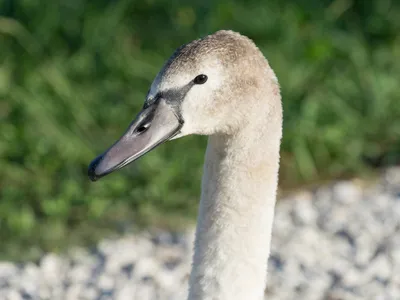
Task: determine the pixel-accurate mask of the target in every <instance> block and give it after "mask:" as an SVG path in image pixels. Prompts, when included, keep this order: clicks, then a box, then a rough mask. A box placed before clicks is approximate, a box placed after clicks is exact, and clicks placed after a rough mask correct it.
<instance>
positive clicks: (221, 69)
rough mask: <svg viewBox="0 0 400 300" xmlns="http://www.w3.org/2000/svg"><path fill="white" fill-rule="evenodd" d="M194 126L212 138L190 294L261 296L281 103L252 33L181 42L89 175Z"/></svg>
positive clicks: (232, 299)
mask: <svg viewBox="0 0 400 300" xmlns="http://www.w3.org/2000/svg"><path fill="white" fill-rule="evenodd" d="M189 134H200V135H207V136H209V137H208V144H207V149H206V154H205V162H204V172H203V177H202V187H201V199H200V204H199V211H198V219H197V227H196V236H195V242H194V255H193V260H192V270H191V274H190V279H189V292H188V299H189V300H212V299H218V300H256V299H263V297H264V289H265V286H266V277H267V261H268V256H269V251H270V241H271V230H272V223H273V217H274V207H275V201H276V191H277V184H278V171H279V149H280V141H281V136H282V104H281V96H280V88H279V84H278V80H277V77H276V76H275V74H274V72H273V70H272V68H271V67H270V66H269V64H268V61H267V60H266V58H265V57H264V56H263V54H262V53H261V51H260V50H259V49H258V48H257V46H256V45H255V44H254V42H253V41H252V40H251V39H249V38H248V37H246V36H244V35H241V34H239V33H236V32H233V31H229V30H221V31H217V32H215V33H213V34H211V35H208V36H206V37H203V38H201V39H198V40H194V41H192V42H190V43H188V44H186V45H183V46H181V47H179V48H178V49H177V50H176V51H175V52H174V53H173V55H172V56H171V57H170V58H169V60H168V61H167V62H166V63H165V64H164V66H163V67H162V69H161V71H160V72H159V73H158V75H157V76H156V77H155V79H154V81H153V83H152V84H151V87H150V90H149V92H148V94H147V96H146V100H145V102H144V106H143V109H142V110H141V112H140V113H139V114H138V115H137V117H136V118H135V119H134V121H133V122H132V123H131V124H130V126H129V127H128V129H127V130H126V132H125V133H124V134H123V136H122V137H121V138H120V139H119V140H118V141H117V142H116V143H114V144H113V145H112V146H111V147H110V148H109V149H108V150H106V151H105V152H104V153H103V154H102V155H100V156H98V157H97V158H95V159H94V160H93V161H92V162H91V164H90V165H89V168H88V175H89V177H90V179H91V180H92V181H95V180H97V179H99V178H100V177H102V176H104V175H107V174H109V173H111V172H113V171H115V170H117V169H120V168H122V167H124V166H126V165H128V164H129V163H131V162H132V161H134V160H136V159H138V158H139V157H141V156H142V155H144V154H145V153H147V152H148V151H150V150H152V149H153V148H155V147H156V146H158V145H159V144H161V143H163V142H165V141H168V140H172V139H176V138H179V137H183V136H185V135H189Z"/></svg>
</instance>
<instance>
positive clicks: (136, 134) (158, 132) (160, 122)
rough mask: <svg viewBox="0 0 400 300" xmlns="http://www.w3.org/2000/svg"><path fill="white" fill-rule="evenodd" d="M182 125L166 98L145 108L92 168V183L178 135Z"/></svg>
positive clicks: (94, 161)
mask: <svg viewBox="0 0 400 300" xmlns="http://www.w3.org/2000/svg"><path fill="white" fill-rule="evenodd" d="M182 125H183V122H182V121H181V120H180V118H179V117H178V116H177V114H176V112H175V110H174V108H173V107H172V106H170V105H168V104H167V103H166V102H165V100H164V99H162V98H161V99H159V100H158V101H156V102H155V103H153V104H151V105H150V106H148V107H145V108H144V109H143V110H142V111H141V112H140V113H139V114H138V116H137V117H136V119H135V120H134V121H133V122H132V123H131V125H130V126H129V128H128V129H127V131H126V132H125V134H124V135H123V136H122V137H121V138H120V139H119V140H118V141H117V142H115V144H114V145H112V146H111V147H110V148H109V149H108V150H107V151H106V152H104V153H103V154H102V155H100V156H98V157H97V158H95V159H94V160H93V161H92V162H91V163H90V165H89V168H88V176H89V178H90V180H92V181H96V180H97V179H99V178H101V177H103V176H105V175H107V174H110V173H111V172H113V171H116V170H118V169H121V168H122V167H124V166H126V165H128V164H129V163H131V162H133V161H134V160H136V159H138V158H139V157H141V156H142V155H144V154H146V153H147V152H149V151H150V150H152V149H154V148H155V147H157V146H158V145H160V144H161V143H163V142H165V141H167V140H169V139H170V138H172V137H173V136H174V135H176V134H177V133H179V130H180V129H181V127H182Z"/></svg>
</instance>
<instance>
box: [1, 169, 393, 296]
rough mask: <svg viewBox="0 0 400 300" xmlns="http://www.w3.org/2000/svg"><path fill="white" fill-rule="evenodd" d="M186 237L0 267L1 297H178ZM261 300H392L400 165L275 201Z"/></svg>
mask: <svg viewBox="0 0 400 300" xmlns="http://www.w3.org/2000/svg"><path fill="white" fill-rule="evenodd" d="M192 242H193V230H188V232H186V233H180V234H174V233H168V232H162V233H159V234H157V235H153V236H151V235H150V234H148V233H142V234H141V235H136V236H133V235H130V236H125V237H122V238H118V239H106V240H103V241H101V242H100V243H99V244H98V246H97V248H96V249H94V250H85V249H73V250H71V251H70V253H69V255H66V256H65V257H60V256H58V255H55V254H52V253H49V254H47V255H45V256H44V257H43V258H42V259H41V260H40V262H39V263H32V262H30V263H25V264H14V263H12V262H6V261H3V262H0V299H1V300H3V299H9V300H19V299H57V300H58V299H60V300H61V299H66V300H70V299H71V300H76V299H88V300H89V299H97V300H100V299H102V300H105V299H117V300H128V299H129V300H132V299H133V300H135V299H138V300H150V299H151V300H153V299H154V300H155V299H163V300H164V299H165V300H170V299H171V300H181V299H182V300H185V296H186V290H187V278H188V274H189V271H190V262H191V254H192V253H191V249H192ZM265 294H266V299H269V300H272V299H273V300H278V299H279V300H290V299H296V300H297V299H307V300H313V299H327V300H353V299H354V300H361V299H362V300H365V299H374V300H391V299H393V300H398V299H400V168H391V169H389V170H387V171H386V172H385V173H384V175H383V176H382V179H381V182H380V183H378V184H374V185H373V186H369V187H367V188H362V187H361V185H360V184H358V182H357V181H354V180H353V181H341V182H336V183H333V184H331V185H328V186H323V187H319V188H317V189H315V190H307V191H302V192H298V193H296V194H294V195H293V196H289V197H286V198H285V199H281V201H279V203H278V204H277V208H276V218H275V223H274V230H273V241H272V251H271V257H270V261H269V269H268V286H267V289H266V293H265Z"/></svg>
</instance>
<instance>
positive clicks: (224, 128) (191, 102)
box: [88, 31, 279, 181]
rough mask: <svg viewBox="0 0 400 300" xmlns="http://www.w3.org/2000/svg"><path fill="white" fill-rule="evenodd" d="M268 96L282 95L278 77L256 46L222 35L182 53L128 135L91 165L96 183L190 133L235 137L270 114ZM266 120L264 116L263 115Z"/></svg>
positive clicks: (234, 35) (229, 34)
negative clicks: (259, 113)
mask: <svg viewBox="0 0 400 300" xmlns="http://www.w3.org/2000/svg"><path fill="white" fill-rule="evenodd" d="M263 93H279V87H278V85H277V80H276V77H275V75H274V73H273V71H272V69H271V68H270V67H269V66H268V63H267V61H266V59H265V58H264V56H263V55H262V53H261V52H260V51H259V49H258V48H257V47H256V46H255V44H254V43H253V42H252V41H251V40H250V39H248V38H247V37H245V36H242V35H240V34H238V33H235V32H232V31H218V32H216V33H214V34H212V35H209V36H207V37H205V38H202V39H199V40H195V41H193V42H191V43H189V44H186V45H183V46H181V47H180V48H178V49H177V50H176V51H175V52H174V54H173V55H172V56H171V57H170V59H169V60H168V61H167V62H166V63H165V65H164V66H163V68H162V69H161V71H160V72H159V73H158V75H157V76H156V78H155V79H154V81H153V83H152V84H151V87H150V89H149V92H148V94H147V96H146V99H145V102H144V106H143V108H142V110H141V112H139V114H138V115H137V117H136V118H135V119H134V121H133V122H132V123H131V124H130V126H129V127H128V129H127V130H126V132H125V133H124V135H123V136H122V137H121V138H120V139H119V140H118V141H117V142H115V143H114V145H112V146H111V147H110V148H109V149H108V150H107V151H105V152H104V153H103V154H102V155H100V156H98V157H97V158H96V159H94V160H93V161H92V163H91V164H90V165H89V169H88V175H89V177H90V179H91V180H93V181H95V180H97V179H98V178H100V177H102V176H104V175H107V174H109V173H111V172H113V171H115V170H117V169H120V168H122V167H124V166H126V165H127V164H129V163H130V162H132V161H134V160H136V159H137V158H139V157H141V156H142V155H144V154H145V153H147V152H149V151H150V150H152V149H153V148H155V147H156V146H158V145H159V144H161V143H163V142H165V141H167V140H171V139H175V138H178V137H182V136H185V135H189V134H200V135H214V134H226V135H229V134H234V133H235V132H237V131H238V130H239V129H240V127H242V126H244V124H245V123H246V122H251V118H249V117H248V116H249V115H251V116H255V115H257V111H259V110H260V109H262V111H263V113H267V114H268V111H265V110H264V107H266V108H267V109H268V106H270V105H269V104H268V103H260V101H259V99H260V98H263V97H260V96H262V95H261V94H263ZM262 117H265V114H263V116H262Z"/></svg>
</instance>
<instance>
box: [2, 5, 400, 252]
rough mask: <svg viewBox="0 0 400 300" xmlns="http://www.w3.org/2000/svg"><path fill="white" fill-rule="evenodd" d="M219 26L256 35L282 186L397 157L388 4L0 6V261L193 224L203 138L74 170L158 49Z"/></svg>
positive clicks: (120, 123) (127, 112) (399, 67)
mask: <svg viewBox="0 0 400 300" xmlns="http://www.w3.org/2000/svg"><path fill="white" fill-rule="evenodd" d="M266 3H267V4H266ZM218 29H233V30H236V31H240V32H241V33H243V34H246V35H248V36H250V37H251V38H252V39H254V40H255V42H256V43H257V45H259V47H260V48H261V49H262V51H263V52H264V54H265V55H266V57H267V58H268V59H269V61H270V64H271V65H272V67H273V68H274V70H275V71H276V73H277V76H278V78H279V81H280V84H281V89H282V97H283V103H284V114H285V124H284V139H283V144H282V164H281V166H282V167H281V179H280V182H281V187H283V188H288V187H292V186H297V185H300V184H304V183H310V182H314V181H317V180H320V179H321V178H324V179H325V178H340V177H343V176H360V175H362V174H366V173H367V172H370V171H371V170H373V169H374V168H376V167H381V166H384V165H390V164H395V163H398V162H399V160H400V154H399V153H400V101H399V92H398V82H399V75H400V37H399V35H398V32H400V5H399V4H398V3H397V2H396V1H390V0H382V1H376V2H372V1H367V2H365V1H351V0H335V1H326V0H325V1H317V0H313V1H286V2H285V1H268V2H265V1H262V0H252V1H245V0H241V1H235V2H232V1H230V2H225V1H222V2H218V1H211V0H207V1H194V2H186V3H184V2H182V3H178V2H177V1H172V2H171V1H166V0H162V1H154V0H147V1H135V0H131V1H128V0H116V1H106V0H102V1H95V2H93V1H82V0H70V1H69V2H68V1H61V2H60V1H46V0H20V1H12V0H3V1H0V45H1V46H0V121H1V122H0V167H1V172H0V198H1V199H0V240H1V247H0V254H1V256H2V257H12V258H14V259H21V258H22V257H35V256H37V255H38V253H40V251H42V250H54V251H60V250H62V249H63V248H64V247H65V246H66V245H68V244H71V243H72V244H76V243H91V242H93V241H95V240H96V239H97V238H98V236H101V235H103V234H108V233H109V232H111V231H112V230H113V229H115V228H116V227H118V226H125V225H121V224H130V222H132V223H134V224H140V225H143V226H154V225H156V226H164V227H165V226H169V227H172V228H176V227H177V226H181V224H184V223H185V222H187V221H188V220H192V219H193V217H194V216H195V215H196V210H197V201H198V195H199V190H200V177H201V172H202V161H203V156H204V148H205V144H206V140H205V139H204V137H188V138H185V139H182V140H178V141H174V142H173V143H167V144H166V145H163V146H162V147H160V148H158V149H157V150H155V151H153V152H152V153H150V154H148V155H146V157H144V158H143V159H141V160H140V161H138V163H135V164H134V165H132V166H130V167H129V168H126V169H124V170H123V171H121V172H118V173H116V174H113V175H111V176H109V177H107V178H105V179H103V180H102V181H100V182H98V183H95V184H93V183H90V182H89V180H88V179H87V176H86V168H87V165H88V163H89V162H90V161H91V159H93V158H94V157H95V155H97V154H99V153H101V152H102V151H103V150H104V149H106V147H107V146H109V145H110V143H112V142H113V141H114V140H115V139H116V138H117V137H119V136H120V134H121V133H122V132H123V131H124V129H125V128H126V127H127V125H128V124H129V122H130V121H131V120H132V118H133V117H134V116H135V114H136V113H137V112H138V111H139V109H140V107H141V106H142V104H143V101H144V98H145V95H146V92H147V90H148V88H149V85H150V84H151V81H152V80H153V78H154V76H155V75H156V74H157V72H158V70H159V69H160V67H161V66H162V64H163V62H164V60H165V59H167V58H168V57H169V55H171V53H172V51H173V50H174V49H175V48H176V47H178V46H179V45H181V44H183V43H185V42H188V41H191V40H192V39H195V38H198V37H200V36H203V35H205V34H208V33H211V32H213V31H216V30H218ZM177 158H179V159H177Z"/></svg>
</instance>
